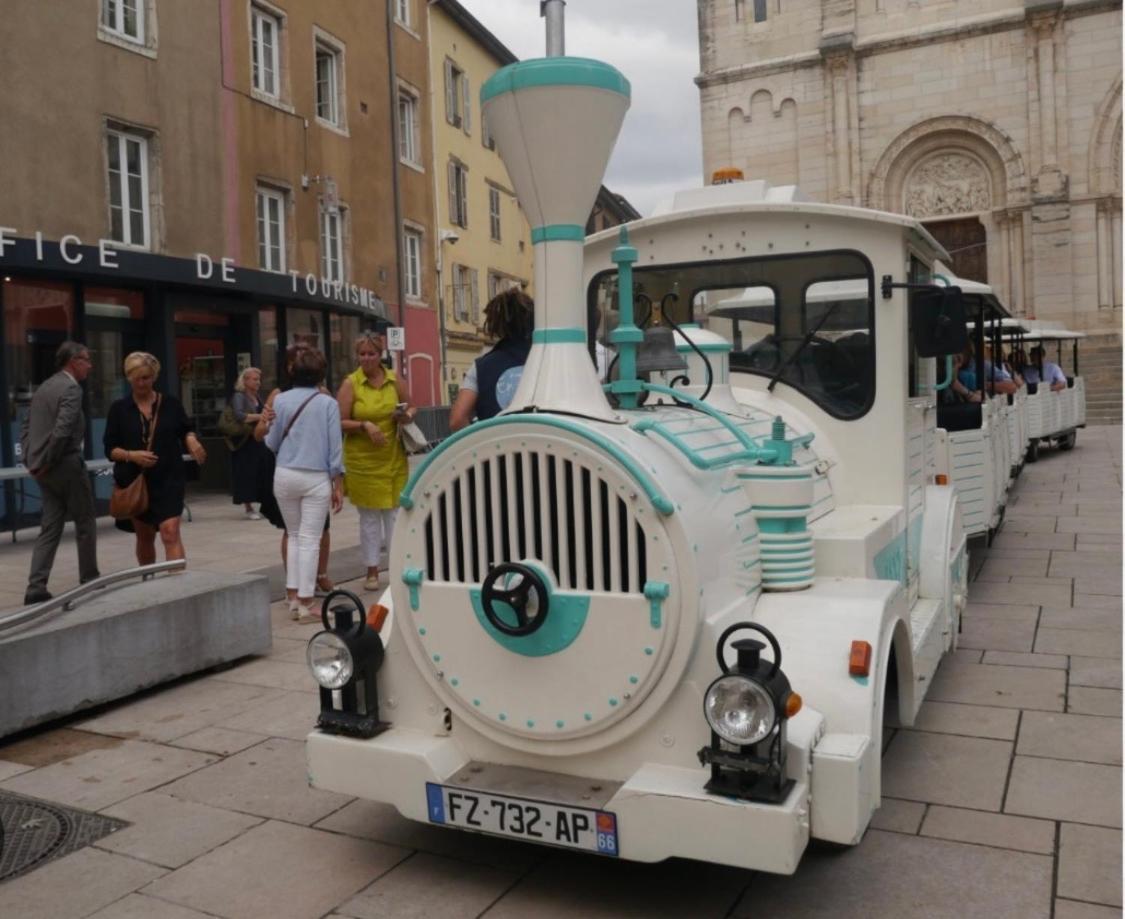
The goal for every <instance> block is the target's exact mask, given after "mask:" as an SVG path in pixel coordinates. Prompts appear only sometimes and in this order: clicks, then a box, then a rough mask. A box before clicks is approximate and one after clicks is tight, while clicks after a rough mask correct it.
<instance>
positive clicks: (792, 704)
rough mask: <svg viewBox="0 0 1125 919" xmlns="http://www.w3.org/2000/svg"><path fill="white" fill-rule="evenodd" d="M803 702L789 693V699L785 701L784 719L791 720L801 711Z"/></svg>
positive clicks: (797, 696)
mask: <svg viewBox="0 0 1125 919" xmlns="http://www.w3.org/2000/svg"><path fill="white" fill-rule="evenodd" d="M803 704H804V700H803V699H802V698H801V697H800V696H799V695H797V693H795V692H791V693H789V698H787V699H786V700H785V717H786V718H792V717H793V716H794V715H796V714H797V712H799V711H800V710H801V706H802V705H803Z"/></svg>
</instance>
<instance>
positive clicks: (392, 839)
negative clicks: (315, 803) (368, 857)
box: [315, 800, 548, 873]
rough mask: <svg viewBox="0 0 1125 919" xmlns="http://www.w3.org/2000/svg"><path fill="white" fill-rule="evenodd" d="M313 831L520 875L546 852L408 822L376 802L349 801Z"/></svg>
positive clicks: (505, 840)
mask: <svg viewBox="0 0 1125 919" xmlns="http://www.w3.org/2000/svg"><path fill="white" fill-rule="evenodd" d="M315 828H316V829H318V830H331V831H332V832H334V833H344V834H345V835H348V836H358V837H360V838H361V839H370V840H373V841H375V842H385V843H387V844H388V845H394V846H399V847H401V848H403V849H418V850H420V851H422V852H430V853H433V854H437V855H443V856H446V857H448V858H455V859H459V860H461V861H466V862H475V863H477V864H481V865H490V866H492V867H494V868H502V869H508V870H511V871H518V872H521V873H522V872H524V871H527V870H528V869H530V868H531V867H532V866H534V865H536V864H538V863H539V862H541V861H542V860H543V859H544V858H545V857H546V854H547V851H548V850H546V849H544V848H542V847H541V846H535V845H531V844H529V843H522V842H518V841H517V840H514V839H501V838H499V837H496V836H485V835H482V834H478V833H466V832H464V831H461V830H455V829H452V828H450V827H444V826H440V827H439V826H432V825H431V824H428V823H419V822H418V821H416V820H407V819H406V818H405V817H403V816H402V815H401V814H400V813H399V812H398V811H397V810H395V808H394V807H393V806H392V805H390V804H380V803H378V802H375V801H362V800H356V801H352V803H351V804H349V805H347V807H342V808H340V810H338V811H336V813H334V814H331V815H329V816H328V817H325V818H324V819H323V820H321V821H320V822H319V823H317V824H316V827H315Z"/></svg>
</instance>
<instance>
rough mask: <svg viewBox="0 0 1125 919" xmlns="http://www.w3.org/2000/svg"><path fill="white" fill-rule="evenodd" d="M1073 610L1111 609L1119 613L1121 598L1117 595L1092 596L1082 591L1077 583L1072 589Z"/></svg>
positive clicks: (1080, 585)
mask: <svg viewBox="0 0 1125 919" xmlns="http://www.w3.org/2000/svg"><path fill="white" fill-rule="evenodd" d="M1073 605H1074V608H1075V609H1112V610H1117V612H1118V613H1120V612H1121V597H1120V595H1118V594H1093V593H1087V592H1086V591H1085V590H1083V589H1082V582H1081V581H1079V582H1078V584H1077V585H1075V588H1074V604H1073Z"/></svg>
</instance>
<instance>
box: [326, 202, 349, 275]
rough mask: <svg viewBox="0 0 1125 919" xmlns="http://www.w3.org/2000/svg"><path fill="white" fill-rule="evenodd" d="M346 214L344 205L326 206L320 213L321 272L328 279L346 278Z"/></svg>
mask: <svg viewBox="0 0 1125 919" xmlns="http://www.w3.org/2000/svg"><path fill="white" fill-rule="evenodd" d="M344 214H345V210H344V208H342V207H325V208H324V209H323V210H322V211H321V214H320V274H321V276H322V277H323V278H324V279H325V280H328V281H343V280H345V271H344Z"/></svg>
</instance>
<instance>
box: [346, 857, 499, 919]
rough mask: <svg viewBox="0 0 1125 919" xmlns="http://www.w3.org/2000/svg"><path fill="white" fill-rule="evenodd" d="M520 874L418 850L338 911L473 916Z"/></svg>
mask: <svg viewBox="0 0 1125 919" xmlns="http://www.w3.org/2000/svg"><path fill="white" fill-rule="evenodd" d="M518 878H519V875H518V874H516V873H514V872H511V871H500V870H498V869H496V868H485V867H483V866H481V865H470V864H468V863H466V862H459V861H453V860H452V859H448V858H442V857H440V856H438V855H429V854H427V853H425V852H419V853H417V854H415V855H413V856H411V857H410V858H408V859H407V860H406V861H404V862H401V863H400V864H398V865H396V866H395V867H394V868H393V869H391V871H389V872H388V873H387V874H385V875H383V876H382V877H381V878H379V879H378V880H377V881H375V882H374V883H373V884H371V885H370V886H369V887H367V888H366V889H364V890H362V891H360V892H359V893H358V894H357V895H356V896H354V897H352V899H350V900H349V901H348V902H347V903H345V904H344V905H343V906H340V907H337V910H336V911H337V912H338V913H340V914H342V915H344V916H354V917H356V919H382V917H384V916H394V917H395V919H460V917H465V919H472V917H475V916H479V915H480V914H481V913H483V912H484V911H485V910H487V909H488V907H489V906H491V905H492V904H493V903H494V902H495V901H496V900H497V899H499V898H500V897H501V896H502V895H503V894H504V892H505V891H506V890H507V889H508V888H509V887H511V886H512V885H513V884H514V883H515V882H516V880H517V879H518Z"/></svg>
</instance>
